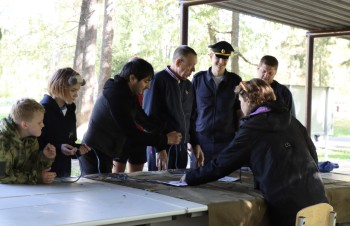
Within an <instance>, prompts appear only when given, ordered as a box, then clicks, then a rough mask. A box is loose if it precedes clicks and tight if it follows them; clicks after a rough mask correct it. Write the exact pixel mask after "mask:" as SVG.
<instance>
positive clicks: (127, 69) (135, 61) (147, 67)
mask: <svg viewBox="0 0 350 226" xmlns="http://www.w3.org/2000/svg"><path fill="white" fill-rule="evenodd" d="M131 74H133V75H135V77H136V78H137V80H138V81H141V80H142V79H144V78H146V77H149V76H150V77H151V79H152V78H153V76H154V70H153V67H152V65H151V64H150V63H148V62H147V61H145V60H144V59H142V58H139V57H135V58H132V59H131V60H130V61H129V62H127V63H126V64H125V65H124V66H123V68H122V70H121V71H120V73H119V77H122V78H124V79H126V80H128V81H129V77H130V75H131Z"/></svg>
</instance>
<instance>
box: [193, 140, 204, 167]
mask: <svg viewBox="0 0 350 226" xmlns="http://www.w3.org/2000/svg"><path fill="white" fill-rule="evenodd" d="M192 151H193V154H194V156H195V157H196V161H197V166H198V167H201V166H203V165H204V153H203V150H202V148H201V146H200V145H199V144H198V145H195V146H194V148H193V149H192Z"/></svg>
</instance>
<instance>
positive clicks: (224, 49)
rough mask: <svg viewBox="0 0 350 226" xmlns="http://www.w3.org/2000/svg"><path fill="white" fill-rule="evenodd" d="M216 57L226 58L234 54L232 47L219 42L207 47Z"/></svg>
mask: <svg viewBox="0 0 350 226" xmlns="http://www.w3.org/2000/svg"><path fill="white" fill-rule="evenodd" d="M208 47H209V48H210V49H211V50H212V51H213V53H214V54H215V55H216V56H217V57H221V58H228V57H229V56H231V52H234V51H235V50H234V49H233V47H232V45H231V44H230V43H228V42H226V41H220V42H217V43H215V44H213V45H209V46H208Z"/></svg>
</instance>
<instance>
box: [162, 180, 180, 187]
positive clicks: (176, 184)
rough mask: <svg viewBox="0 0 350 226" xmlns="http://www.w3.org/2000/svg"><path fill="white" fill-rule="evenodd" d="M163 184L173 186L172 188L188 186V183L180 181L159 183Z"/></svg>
mask: <svg viewBox="0 0 350 226" xmlns="http://www.w3.org/2000/svg"><path fill="white" fill-rule="evenodd" d="M158 182H160V183H162V184H168V185H171V186H176V187H184V186H187V183H186V182H180V181H158Z"/></svg>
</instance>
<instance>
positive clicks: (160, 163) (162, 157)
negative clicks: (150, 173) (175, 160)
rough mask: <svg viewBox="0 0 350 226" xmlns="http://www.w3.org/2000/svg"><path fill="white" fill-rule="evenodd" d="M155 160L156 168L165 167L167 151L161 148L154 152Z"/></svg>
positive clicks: (162, 168)
mask: <svg viewBox="0 0 350 226" xmlns="http://www.w3.org/2000/svg"><path fill="white" fill-rule="evenodd" d="M156 161H157V163H156V166H157V167H158V170H166V169H167V167H168V166H167V162H168V153H166V150H162V151H160V152H157V153H156Z"/></svg>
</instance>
